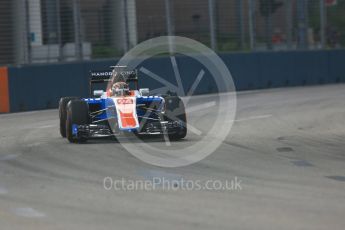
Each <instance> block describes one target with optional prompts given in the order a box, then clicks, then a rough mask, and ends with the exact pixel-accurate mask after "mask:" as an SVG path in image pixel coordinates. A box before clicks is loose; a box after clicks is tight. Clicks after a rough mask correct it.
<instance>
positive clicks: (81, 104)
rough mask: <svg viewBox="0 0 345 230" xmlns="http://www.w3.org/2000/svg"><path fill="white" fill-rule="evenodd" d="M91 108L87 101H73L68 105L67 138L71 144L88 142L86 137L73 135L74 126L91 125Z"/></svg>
mask: <svg viewBox="0 0 345 230" xmlns="http://www.w3.org/2000/svg"><path fill="white" fill-rule="evenodd" d="M89 121H90V119H89V106H88V104H87V103H86V102H85V101H82V100H72V101H70V102H68V104H67V119H66V134H67V135H66V136H67V139H68V141H69V142H71V143H82V142H86V140H87V139H86V137H82V136H76V135H73V125H87V124H89Z"/></svg>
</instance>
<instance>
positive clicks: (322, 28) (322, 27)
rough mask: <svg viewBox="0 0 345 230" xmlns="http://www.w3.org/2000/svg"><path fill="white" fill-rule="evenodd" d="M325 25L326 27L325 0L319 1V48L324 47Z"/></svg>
mask: <svg viewBox="0 0 345 230" xmlns="http://www.w3.org/2000/svg"><path fill="white" fill-rule="evenodd" d="M326 25H327V11H326V5H325V0H320V38H321V48H322V49H324V48H325V47H326Z"/></svg>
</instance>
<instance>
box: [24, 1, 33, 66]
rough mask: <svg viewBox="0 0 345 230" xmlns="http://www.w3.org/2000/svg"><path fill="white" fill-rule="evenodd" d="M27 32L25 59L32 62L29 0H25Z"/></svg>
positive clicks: (26, 61)
mask: <svg viewBox="0 0 345 230" xmlns="http://www.w3.org/2000/svg"><path fill="white" fill-rule="evenodd" d="M24 7H25V20H26V21H25V32H26V45H27V54H26V58H25V60H24V62H25V63H28V64H30V63H31V59H32V50H31V33H30V13H29V0H26V1H25V6H24Z"/></svg>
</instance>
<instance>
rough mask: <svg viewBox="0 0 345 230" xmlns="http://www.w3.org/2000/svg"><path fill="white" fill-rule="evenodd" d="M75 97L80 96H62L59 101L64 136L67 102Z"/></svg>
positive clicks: (61, 128)
mask: <svg viewBox="0 0 345 230" xmlns="http://www.w3.org/2000/svg"><path fill="white" fill-rule="evenodd" d="M75 99H78V98H77V97H62V98H61V99H60V101H59V119H60V134H61V136H62V137H63V138H65V137H66V119H67V109H66V107H67V103H68V102H69V101H71V100H75Z"/></svg>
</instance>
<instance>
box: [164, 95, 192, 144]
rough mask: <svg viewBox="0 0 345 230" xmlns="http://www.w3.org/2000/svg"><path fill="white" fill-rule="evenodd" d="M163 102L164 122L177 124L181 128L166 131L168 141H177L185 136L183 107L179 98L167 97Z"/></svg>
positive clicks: (185, 118) (185, 124)
mask: <svg viewBox="0 0 345 230" xmlns="http://www.w3.org/2000/svg"><path fill="white" fill-rule="evenodd" d="M164 100H165V114H164V120H165V121H169V122H177V123H180V124H181V125H182V126H180V127H175V128H171V129H170V130H168V133H169V134H168V135H169V139H170V140H179V139H182V138H185V137H186V135H187V117H186V111H185V106H184V103H183V101H182V100H181V98H179V97H176V96H169V97H166V98H164Z"/></svg>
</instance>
